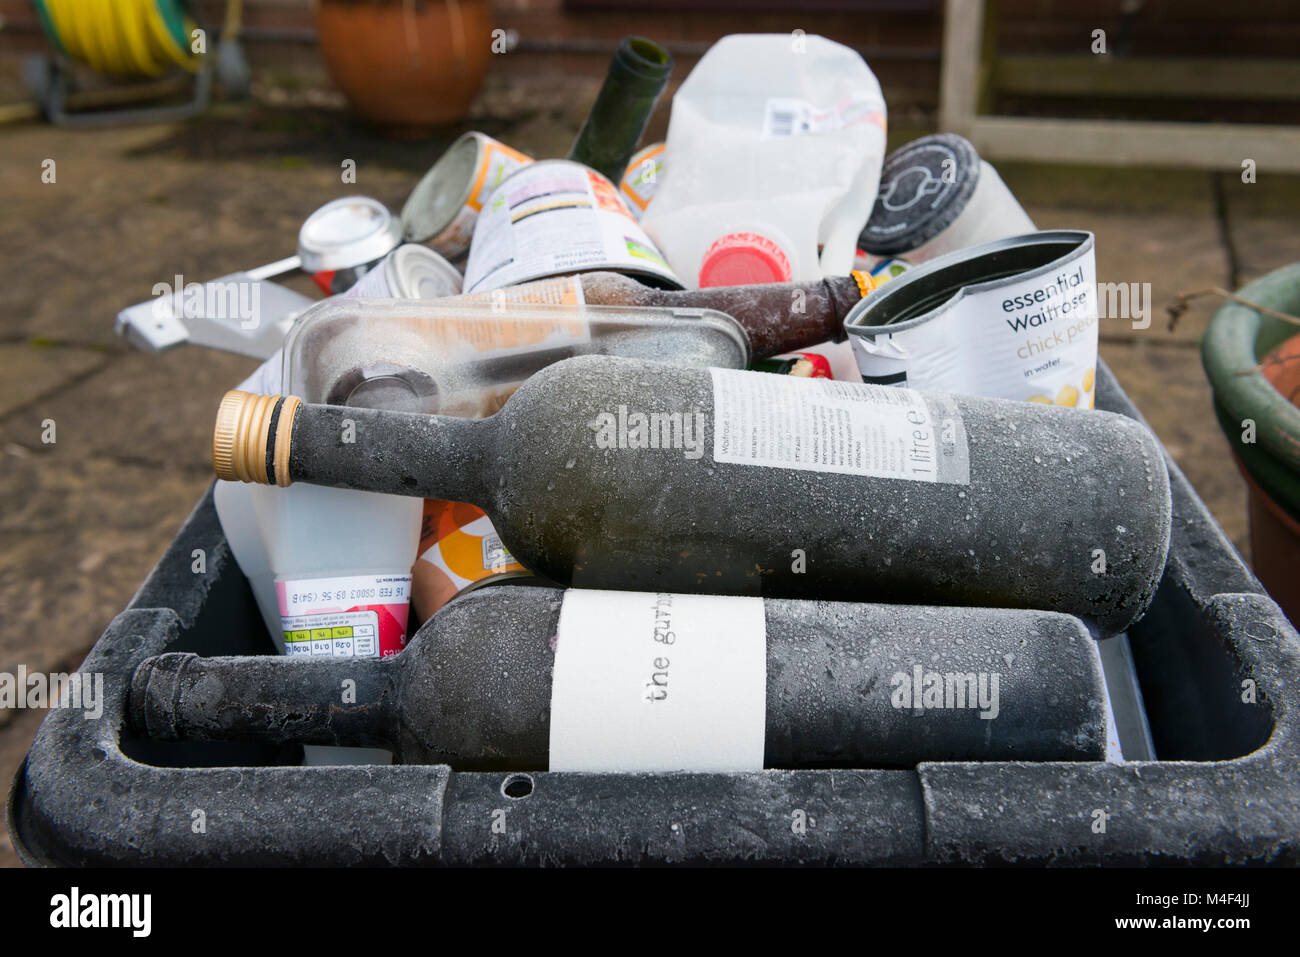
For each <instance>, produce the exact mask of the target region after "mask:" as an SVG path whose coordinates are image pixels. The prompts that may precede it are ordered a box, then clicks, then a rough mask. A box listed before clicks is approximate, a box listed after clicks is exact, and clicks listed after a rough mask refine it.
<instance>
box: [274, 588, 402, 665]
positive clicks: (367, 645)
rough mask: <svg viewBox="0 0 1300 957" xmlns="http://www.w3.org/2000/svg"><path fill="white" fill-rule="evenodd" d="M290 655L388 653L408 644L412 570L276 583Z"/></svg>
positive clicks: (378, 655) (377, 655)
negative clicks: (392, 573) (403, 573)
mask: <svg viewBox="0 0 1300 957" xmlns="http://www.w3.org/2000/svg"><path fill="white" fill-rule="evenodd" d="M275 591H276V595H277V597H278V598H279V600H280V627H281V628H282V629H283V630H284V653H285V654H286V655H312V656H323V657H334V658H352V657H356V658H381V657H383V658H386V657H388V656H389V655H395V654H397V653H398V652H399V651H401V650H402V649H403V648H404V647H405V646H406V615H407V611H408V609H409V603H410V600H411V576H410V575H349V576H346V577H342V578H299V579H292V580H288V581H277V582H276V583H275Z"/></svg>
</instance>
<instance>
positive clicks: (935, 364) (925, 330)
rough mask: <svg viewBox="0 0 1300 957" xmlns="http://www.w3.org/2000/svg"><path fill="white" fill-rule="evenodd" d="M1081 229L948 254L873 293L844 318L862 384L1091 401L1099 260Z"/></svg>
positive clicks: (1087, 404) (1086, 404) (1050, 401)
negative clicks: (1097, 264) (870, 383)
mask: <svg viewBox="0 0 1300 957" xmlns="http://www.w3.org/2000/svg"><path fill="white" fill-rule="evenodd" d="M1093 244H1094V238H1093V234H1092V233H1090V232H1085V231H1083V230H1046V231H1042V232H1036V233H1029V234H1027V235H1024V236H1013V237H1010V238H1008V239H999V240H995V241H994V242H990V243H984V244H982V245H979V246H975V247H972V248H970V249H964V250H961V251H959V252H954V253H949V254H948V255H946V256H941V257H939V258H938V259H934V260H931V261H930V262H928V263H925V264H924V265H921V266H914V267H913V268H911V269H909V270H907V271H906V272H904V273H903V274H902V275H900V276H898V277H897V278H895V279H893V280H891V281H890V282H888V283H886V284H884V285H883V286H881V287H879V288H878V289H876V290H874V291H873V292H872V293H871V295H870V296H868V297H867V298H865V299H863V300H862V301H861V302H859V303H858V304H857V305H855V306H854V307H853V309H851V310H850V311H849V314H848V316H846V317H845V320H844V331H845V332H846V333H848V338H849V342H850V343H852V346H853V352H854V355H855V357H856V359H857V363H858V370H859V372H861V374H862V380H863V381H864V382H873V383H876V384H879V385H899V386H906V387H907V388H910V389H922V390H931V391H938V392H963V393H967V394H971V395H985V396H993V397H995V398H1002V399H1013V400H1018V401H1028V402H1039V403H1043V404H1046V405H1064V406H1073V407H1078V408H1089V409H1090V408H1092V407H1093V405H1094V402H1095V394H1094V393H1095V388H1096V381H1097V333H1098V315H1097V290H1096V281H1097V266H1096V260H1095V256H1094V249H1093Z"/></svg>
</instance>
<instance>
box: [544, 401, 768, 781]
mask: <svg viewBox="0 0 1300 957" xmlns="http://www.w3.org/2000/svg"><path fill="white" fill-rule="evenodd" d="M774 378H775V377H774ZM555 642H556V644H555V671H554V676H553V678H552V685H551V739H550V769H551V770H552V771H590V772H637V771H757V770H760V769H761V768H762V767H763V750H764V739H765V735H766V729H767V625H766V619H765V618H764V615H763V600H762V599H761V598H724V597H717V596H712V595H670V594H664V593H659V594H656V593H654V592H625V591H603V590H601V591H596V590H581V589H571V590H569V591H567V592H565V594H564V604H563V605H562V607H561V609H560V623H559V629H558V633H557V635H556V639H555Z"/></svg>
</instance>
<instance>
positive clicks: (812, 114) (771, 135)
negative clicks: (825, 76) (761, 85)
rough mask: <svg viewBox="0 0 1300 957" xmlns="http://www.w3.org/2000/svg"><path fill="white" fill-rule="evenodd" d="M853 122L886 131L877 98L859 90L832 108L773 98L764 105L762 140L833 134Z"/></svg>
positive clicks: (788, 97)
mask: <svg viewBox="0 0 1300 957" xmlns="http://www.w3.org/2000/svg"><path fill="white" fill-rule="evenodd" d="M854 123H875V124H876V125H878V126H879V127H880V128H881V129H882V130H883V129H884V128H885V114H884V113H883V112H882V111H881V109H880V99H879V97H877V96H875V95H874V94H871V93H869V92H866V91H862V92H859V93H856V94H854V95H852V96H849V97H846V98H845V99H843V100H841V101H840V102H839V103H837V104H836V105H835V106H832V107H818V106H815V105H814V104H812V103H809V102H808V101H807V100H801V99H797V98H795V97H790V96H774V97H771V98H769V99H768V100H767V102H766V103H765V104H764V109H763V139H765V140H767V139H777V138H781V137H787V136H808V135H815V134H818V133H833V132H835V131H836V130H842V129H844V127H846V126H851V125H852V124H854Z"/></svg>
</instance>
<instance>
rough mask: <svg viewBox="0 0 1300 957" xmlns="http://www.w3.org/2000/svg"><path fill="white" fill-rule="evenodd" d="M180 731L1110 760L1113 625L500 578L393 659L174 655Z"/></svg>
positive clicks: (572, 765) (648, 767)
mask: <svg viewBox="0 0 1300 957" xmlns="http://www.w3.org/2000/svg"><path fill="white" fill-rule="evenodd" d="M130 712H131V720H132V722H133V723H134V725H135V726H136V728H137V730H139V731H140V732H141V733H143V734H146V735H150V736H153V737H157V738H164V739H172V740H175V739H225V740H231V739H235V740H239V739H244V740H250V739H251V740H261V741H268V742H279V743H284V742H303V743H309V744H340V745H364V746H370V747H375V746H378V747H386V748H391V749H392V750H393V752H394V755H395V759H396V760H397V761H398V762H401V763H407V764H419V763H439V764H444V763H445V764H450V765H451V766H453V767H454V768H457V769H460V770H520V771H526V770H534V769H537V770H545V769H550V770H552V771H561V770H571V771H672V770H691V771H744V770H756V769H759V768H763V767H775V768H813V767H817V768H827V767H912V766H914V765H915V764H916V763H917V762H919V761H927V760H954V761H956V760H970V761H1002V760H1025V761H1036V760H1044V761H1046V760H1052V761H1056V760H1068V761H1083V760H1100V759H1101V757H1102V755H1103V754H1104V752H1105V741H1106V708H1105V688H1104V685H1103V682H1102V675H1101V664H1100V659H1099V657H1098V654H1097V645H1096V642H1094V641H1093V640H1092V639H1091V638H1090V637H1089V635H1088V632H1087V631H1086V629H1085V628H1084V627H1083V625H1082V623H1081V622H1079V620H1078V619H1076V618H1072V617H1070V616H1068V615H1061V614H1058V613H1054V612H1039V611H1023V610H1000V609H988V608H944V607H927V606H919V607H918V606H905V605H872V604H859V603H854V602H823V601H798V600H788V599H760V598H739V597H719V596H712V595H674V594H667V593H662V592H660V593H655V592H620V591H600V590H581V589H571V590H569V591H567V592H566V591H562V590H560V589H555V588H540V587H534V586H526V585H517V586H509V585H496V586H492V587H489V588H485V589H481V590H479V591H476V592H471V593H469V594H466V595H463V596H461V597H459V598H457V599H455V600H453V601H452V602H451V603H450V604H449V605H447V606H445V607H444V608H443V609H442V610H441V611H439V612H438V614H436V615H435V616H434V617H433V618H432V619H431V620H430V621H429V622H428V623H426V624H425V626H424V627H423V628H422V629H421V630H420V633H419V634H418V635H417V637H416V638H415V640H414V641H413V642H412V643H411V645H409V646H408V647H407V649H406V650H405V651H403V652H402V653H401V654H400V655H397V656H395V657H392V658H385V659H378V658H376V659H361V658H347V659H343V658H326V657H321V658H294V659H283V658H276V657H272V656H264V657H254V658H199V657H197V656H195V655H192V654H166V655H160V656H158V657H155V658H150V659H148V660H146V661H145V662H143V663H142V664H141V665H140V667H139V668H138V669H137V671H136V673H135V677H134V679H133V681H132V690H131V700H130Z"/></svg>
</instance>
